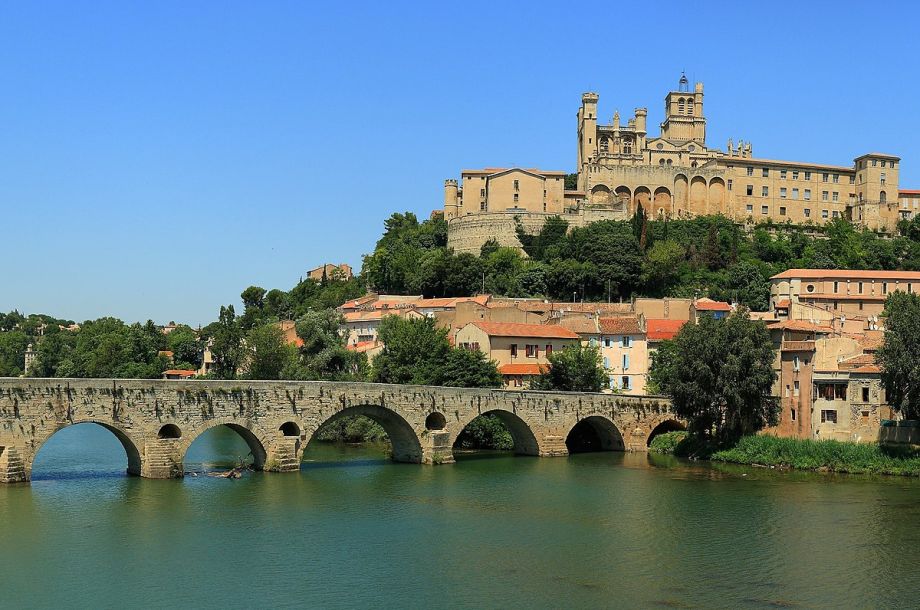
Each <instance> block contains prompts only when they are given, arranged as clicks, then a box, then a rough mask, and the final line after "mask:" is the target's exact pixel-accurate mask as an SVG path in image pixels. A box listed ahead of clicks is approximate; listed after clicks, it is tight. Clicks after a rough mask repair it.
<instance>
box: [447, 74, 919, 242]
mask: <svg viewBox="0 0 920 610" xmlns="http://www.w3.org/2000/svg"><path fill="white" fill-rule="evenodd" d="M598 102H599V96H598V95H597V94H596V93H585V94H584V95H582V99H581V107H580V108H579V109H578V115H577V151H578V154H577V165H576V169H577V174H578V180H577V188H576V189H573V190H568V191H566V190H565V189H564V175H563V173H562V172H548V171H542V170H524V169H520V168H512V169H485V170H476V171H474V170H464V171H463V172H462V174H461V179H462V185H461V184H458V183H457V181H456V180H448V181H447V182H446V184H445V196H444V216H445V218H446V219H447V220H448V221H449V223H450V224H449V228H450V231H451V232H455V233H458V234H465V233H470V234H474V235H473V236H474V237H477V236H480V235H487V234H488V231H484V230H483V228H482V227H481V226H479V225H481V224H482V223H481V222H477V221H476V220H474V219H470V218H468V217H476V216H477V215H481V214H491V215H493V216H492V217H491V219H492V222H493V223H494V224H496V225H501V226H502V231H501V235H502V236H505V233H507V232H508V231H507V226H509V224H508V221H507V219H503V217H502V215H501V214H499V213H500V212H505V213H515V214H518V215H519V216H522V217H524V219H525V220H526V221H531V223H533V222H535V223H536V224H539V223H540V222H542V220H541V217H542V216H543V215H547V214H562V215H563V216H564V217H569V218H572V219H574V220H575V222H573V223H571V224H573V225H580V224H583V221H584V218H580V217H579V214H582V215H584V214H585V213H586V211H589V210H607V211H608V212H609V213H610V214H611V216H609V217H613V218H616V217H624V218H625V217H628V216H631V215H632V214H633V212H634V211H635V210H636V208H637V207H638V206H639V205H642V206H643V208H644V209H645V210H646V212H647V213H648V214H649V215H650V216H655V217H660V218H665V217H668V218H689V217H693V216H700V215H707V214H724V215H725V216H727V217H729V218H732V219H734V220H736V221H738V222H759V221H766V220H769V221H773V222H786V221H790V222H792V223H797V224H807V223H814V224H819V225H820V224H824V223H826V222H828V221H830V220H832V219H834V218H838V217H842V218H847V219H849V220H851V221H852V222H854V223H856V224H858V225H859V226H863V227H867V228H869V229H873V230H881V231H887V232H892V231H894V230H895V226H896V223H897V221H898V220H899V218H901V217H903V216H904V215H905V214H904V212H905V210H904V209H901V210H900V212H899V197H900V198H902V202H901V204H902V205H903V198H905V197H907V198H908V199H909V198H910V197H911V193H912V192H911V191H900V192H899V190H898V173H899V170H900V158H899V157H897V156H894V155H890V154H885V153H876V152H873V153H866V154H862V155H859V156H857V157H856V158H855V159H854V161H853V163H852V164H847V165H840V164H827V163H813V162H799V161H783V160H774V159H766V158H759V157H755V156H754V150H753V146H752V145H751V143H750V142H744V141H742V140H738V142H737V143H735V142H733V141H732V140H731V139H730V140H729V141H728V142H727V144H726V146H725V148H724V149H720V148H717V147H712V146H711V145H710V144H709V143H707V141H706V115H705V111H704V93H703V84H702V83H696V85H695V86H693V88H692V89H691V87H690V83H689V81H688V80H687V78H686V77H685V76H683V75H682V76H681V78H680V81H679V83H678V87H677V89H676V90H674V91H670V92H668V93H667V94H666V95H665V99H664V120H663V121H662V122H661V123H660V125H659V133H658V134H657V135H655V134H650V133H649V128H648V109H647V108H636V109H635V111H634V113H633V116H632V117H630V118H628V119H627V120H626V121H622V120H621V118H620V115H619V113H618V112H614V113H613V118H612V120H611V121H610V122H609V123H603V122H601V119H600V114H599V111H598ZM790 135H794V134H790ZM913 202H914V200H913V199H910V201H909V203H910V204H911V205H912V204H913ZM912 211H913V210H912ZM525 226H527V222H525ZM449 238H450V237H449ZM454 241H455V242H456V243H457V244H458V246H460V247H462V248H464V249H468V250H473V249H475V248H473V246H472V245H471V244H468V243H467V242H468V241H469V240H463V239H455V240H454ZM499 241H501V240H499Z"/></svg>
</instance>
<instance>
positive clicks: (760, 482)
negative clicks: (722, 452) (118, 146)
mask: <svg viewBox="0 0 920 610" xmlns="http://www.w3.org/2000/svg"><path fill="white" fill-rule="evenodd" d="M247 451H248V450H247V449H246V448H245V444H243V443H242V441H241V440H240V439H239V438H238V437H237V436H236V435H235V433H233V432H231V431H229V430H215V431H212V432H209V433H207V434H206V435H204V436H203V437H202V438H200V439H199V440H198V441H196V443H195V444H194V445H193V446H192V448H191V449H190V450H189V455H188V456H187V460H186V469H187V470H205V469H208V468H213V467H215V465H217V464H226V463H232V461H233V460H234V459H236V456H238V455H241V454H245V453H246V452H247ZM125 465H126V458H125V455H124V451H123V449H122V448H121V445H120V444H119V443H118V442H117V441H116V440H115V438H114V437H113V436H112V435H111V434H110V433H108V432H107V431H105V430H104V429H102V428H100V427H97V426H94V425H90V424H87V425H81V426H75V427H73V428H71V429H67V430H64V431H62V432H60V433H58V434H57V435H55V437H54V438H52V439H51V441H49V442H48V443H47V444H46V445H45V447H43V448H42V451H41V452H40V453H39V455H38V458H37V459H36V464H35V470H34V473H33V476H34V480H33V482H32V483H31V485H12V486H10V485H7V486H2V485H0V606H2V607H4V608H23V607H50V606H54V607H77V608H83V607H93V608H103V607H111V608H124V607H164V606H182V607H189V606H198V607H214V606H220V607H233V608H244V607H266V608H268V607H272V608H282V607H292V608H293V607H321V608H352V607H357V606H362V607H399V608H423V607H428V608H431V607H444V608H448V607H449V608H572V607H628V608H634V607H671V608H691V607H707V608H708V607H720V608H736V607H754V608H756V607H763V608H775V607H791V608H813V607H848V608H854V607H916V606H917V604H918V603H920V602H918V599H920V598H918V584H917V583H918V576H920V481H918V480H916V479H908V478H895V477H891V478H883V477H868V476H833V475H821V474H812V473H788V472H777V471H771V470H764V469H756V468H742V467H731V466H720V465H709V464H698V463H688V462H684V461H679V460H676V459H673V458H667V457H662V456H646V455H644V454H623V453H594V454H580V455H575V456H571V457H568V458H554V459H539V458H528V457H514V456H511V455H504V454H482V455H477V456H469V457H465V458H462V459H460V460H459V461H458V463H456V464H453V465H449V466H440V467H423V466H418V465H410V464H394V463H391V462H389V461H387V460H386V459H385V458H384V456H383V452H382V449H381V447H377V446H363V447H347V446H337V445H329V444H321V443H312V444H311V446H310V447H309V448H308V451H307V454H306V457H305V462H304V464H303V468H302V469H301V472H300V473H299V474H295V473H290V474H263V473H258V472H254V473H247V474H246V475H245V477H244V478H243V479H241V480H235V481H234V480H227V479H217V478H211V477H207V476H197V477H193V476H188V477H186V478H185V479H183V480H175V481H153V480H144V479H138V478H133V477H128V476H126V475H125V474H124V469H125Z"/></svg>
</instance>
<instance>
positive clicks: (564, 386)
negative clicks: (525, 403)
mask: <svg viewBox="0 0 920 610" xmlns="http://www.w3.org/2000/svg"><path fill="white" fill-rule="evenodd" d="M606 383H607V374H606V373H605V372H604V369H603V367H601V354H600V349H599V348H597V347H593V346H590V345H581V344H575V345H567V346H566V347H564V348H563V349H562V350H559V351H556V352H553V353H552V354H550V356H549V369H548V370H546V371H545V372H544V373H543V374H542V375H541V376H540V377H539V379H537V380H536V382H535V387H536V389H540V390H558V391H561V392H600V391H601V390H602V389H603V387H604V386H605V385H606Z"/></svg>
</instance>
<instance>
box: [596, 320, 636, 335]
mask: <svg viewBox="0 0 920 610" xmlns="http://www.w3.org/2000/svg"><path fill="white" fill-rule="evenodd" d="M600 326H601V330H602V331H604V332H605V333H610V334H612V335H613V334H616V335H641V334H643V333H642V327H641V326H640V325H639V319H638V318H635V317H633V316H622V317H618V318H601V319H600Z"/></svg>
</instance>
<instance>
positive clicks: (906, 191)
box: [898, 189, 920, 195]
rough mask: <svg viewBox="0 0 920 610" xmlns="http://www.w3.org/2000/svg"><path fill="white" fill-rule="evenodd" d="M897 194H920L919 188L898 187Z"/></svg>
mask: <svg viewBox="0 0 920 610" xmlns="http://www.w3.org/2000/svg"><path fill="white" fill-rule="evenodd" d="M898 194H899V195H920V190H917V189H900V190H899V191H898Z"/></svg>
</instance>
